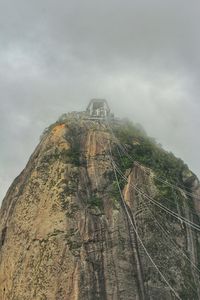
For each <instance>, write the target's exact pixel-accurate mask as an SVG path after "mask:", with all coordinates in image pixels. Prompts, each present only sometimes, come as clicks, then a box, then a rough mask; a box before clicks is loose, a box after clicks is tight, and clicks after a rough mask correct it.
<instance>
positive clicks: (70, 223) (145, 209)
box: [0, 119, 200, 300]
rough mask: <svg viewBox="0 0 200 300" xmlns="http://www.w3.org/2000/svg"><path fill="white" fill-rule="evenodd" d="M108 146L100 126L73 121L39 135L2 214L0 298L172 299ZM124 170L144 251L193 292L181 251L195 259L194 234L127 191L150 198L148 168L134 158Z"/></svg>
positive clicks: (153, 191)
mask: <svg viewBox="0 0 200 300" xmlns="http://www.w3.org/2000/svg"><path fill="white" fill-rule="evenodd" d="M114 144H115V141H114V140H113V137H112V135H111V133H110V132H109V131H108V130H107V129H106V127H105V126H103V125H101V124H98V123H91V122H89V121H83V120H82V121H81V120H79V121H76V120H75V119H74V120H70V119H69V120H65V121H63V123H61V124H55V125H53V126H51V128H50V130H49V131H48V132H47V133H46V134H45V135H44V136H43V138H42V140H41V142H40V144H39V145H38V147H37V148H36V150H35V152H34V153H33V155H32V156H31V158H30V160H29V162H28V164H27V166H26V168H25V169H24V170H23V171H22V173H21V174H20V175H19V176H18V177H17V178H16V179H15V181H14V182H13V184H12V186H11V187H10V189H9V191H8V193H7V195H6V197H5V199H4V201H3V204H2V208H1V211H0V299H2V300H7V299H12V300H26V299H27V300H30V299H31V300H32V299H33V300H34V299H37V300H45V299H46V300H51V299H52V300H53V299H57V300H62V299H63V300H64V299H65V300H79V299H80V300H86V299H88V300H95V299H102V300H104V299H105V300H106V299H108V300H111V299H114V300H115V299H116V300H120V299H121V300H129V299H130V300H133V299H136V300H137V299H138V300H139V299H142V300H144V299H145V300H146V299H149V300H150V299H166V300H168V299H169V300H170V299H176V298H175V296H174V294H173V292H172V291H170V288H169V287H168V286H167V285H166V283H165V282H164V280H163V279H162V278H161V277H160V276H159V274H158V272H157V271H156V269H155V268H154V266H153V265H152V263H151V261H150V260H149V258H148V257H147V255H146V253H145V251H144V249H143V247H142V246H141V244H140V242H139V241H138V239H137V237H136V234H135V232H134V230H133V228H132V227H131V225H130V222H129V221H128V219H127V216H126V214H125V212H124V209H123V205H122V202H121V201H120V197H119V192H118V191H117V189H116V178H115V176H114V172H113V167H112V163H111V160H110V154H109V153H110V152H109V148H110V146H109V145H111V148H113V147H114ZM126 175H127V177H128V183H126V184H125V183H124V184H122V185H123V194H124V199H125V201H126V204H127V207H128V209H129V212H130V214H131V216H132V220H133V222H134V224H135V226H136V227H137V230H138V233H139V235H140V237H141V239H142V241H143V243H144V245H145V247H146V248H147V250H148V252H149V254H150V255H151V256H152V258H153V260H154V261H155V262H156V264H157V265H158V267H159V269H160V270H161V271H162V273H163V274H164V276H165V277H166V279H167V280H168V281H169V283H170V285H171V286H172V287H173V288H174V289H175V291H176V292H177V294H179V295H180V297H181V299H200V297H199V294H198V293H199V291H198V284H199V282H198V276H197V273H196V272H195V271H194V269H193V268H192V267H191V265H190V263H189V262H188V261H187V260H186V259H185V257H184V255H182V252H180V249H182V250H183V251H185V253H186V254H187V255H188V257H189V258H190V259H192V261H193V262H194V263H195V264H198V239H197V236H196V233H195V231H192V230H191V229H190V228H189V227H186V226H185V225H184V224H183V223H181V222H180V221H178V220H177V219H174V218H173V217H170V216H168V215H166V214H165V213H164V212H161V211H159V210H158V208H156V207H155V206H152V205H150V203H149V202H148V201H147V200H145V199H144V198H143V197H141V195H140V194H138V193H137V192H136V191H135V190H134V189H133V187H132V185H133V184H137V187H139V188H141V189H142V190H143V191H144V192H145V193H147V194H148V195H150V196H153V197H155V196H157V194H158V191H157V187H156V186H155V184H154V181H153V177H152V171H151V170H150V169H147V168H145V167H144V166H139V165H134V164H133V165H132V168H129V169H128V170H126ZM195 189H196V190H198V189H199V187H198V185H197V186H195ZM182 197H183V202H184V205H185V210H186V211H187V216H188V218H190V219H191V218H192V213H191V211H190V206H188V204H187V203H188V202H187V201H186V200H187V199H186V198H187V197H186V195H185V194H184V193H182ZM184 199H185V200H184ZM190 201H192V200H191V199H190ZM177 205H178V203H177ZM195 207H196V208H195ZM198 208H199V206H198V204H197V203H196V202H195V203H194V207H193V209H196V212H197V213H198ZM156 222H158V223H159V224H160V223H162V226H163V227H164V228H165V229H166V230H167V231H168V236H166V235H165V233H164V232H163V231H162V230H161V228H160V227H159V226H160V225H158V223H156ZM170 239H172V240H173V242H174V243H175V244H176V245H178V246H177V248H175V246H173V244H172V242H171V241H170ZM188 251H190V252H188ZM186 291H187V293H188V294H187V293H186ZM184 295H185V296H184ZM188 295H191V297H189V296H188ZM184 297H185V298H184Z"/></svg>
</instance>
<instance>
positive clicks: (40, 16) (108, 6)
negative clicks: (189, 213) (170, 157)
mask: <svg viewBox="0 0 200 300" xmlns="http://www.w3.org/2000/svg"><path fill="white" fill-rule="evenodd" d="M199 27H200V2H198V1H190V2H189V1H186V0H179V1H178V0H173V1H172V0H169V1H160V0H157V1H156V0H148V1H147V0H142V1H136V0H133V1H132V0H129V1H128V0H125V1H121V0H120V1H119V0H110V1H104V0H102V1H96V0H90V1H89V0H85V1H81V0H75V1H64V0H61V1H53V0H48V1H47V0H40V1H39V0H35V1H27V0H26V1H25V0H15V1H10V0H6V1H5V0H1V1H0V91H1V98H0V99H1V100H0V101H1V106H0V107H1V118H0V125H1V131H0V140H1V149H0V202H1V200H2V198H3V196H4V195H5V192H6V190H7V189H8V187H9V185H10V184H11V182H12V180H13V179H14V177H15V176H16V175H18V174H19V172H20V171H21V170H22V169H23V167H24V166H25V164H26V162H27V160H28V158H29V156H30V154H31V152H32V151H33V149H34V148H35V146H36V144H37V143H38V140H39V136H40V134H41V133H42V131H43V129H44V128H45V127H47V126H48V125H49V124H50V123H52V122H54V121H55V120H56V119H57V118H58V117H59V115H61V114H62V113H64V112H68V111H73V110H78V111H81V110H84V109H85V107H86V106H87V103H88V101H89V100H90V99H91V98H94V97H95V98H96V97H100V98H106V99H107V100H108V102H109V104H110V107H111V109H112V110H113V112H114V113H115V115H117V116H119V117H129V118H130V119H131V120H133V121H134V122H139V123H141V124H142V125H143V127H144V128H145V129H146V131H147V132H148V134H149V135H151V136H154V137H155V138H156V139H157V140H158V141H159V142H160V143H161V144H162V145H163V146H164V147H165V148H166V149H168V150H170V151H172V152H174V154H175V155H177V156H178V157H181V158H182V159H184V161H185V162H186V163H187V164H188V165H189V166H190V168H191V169H192V170H193V171H194V172H196V174H197V175H198V176H200V159H199V148H200V139H199V128H200V100H199V95H200V84H199V78H200V56H199V53H200V40H199V33H198V31H199V29H198V28H199Z"/></svg>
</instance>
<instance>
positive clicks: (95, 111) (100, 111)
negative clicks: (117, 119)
mask: <svg viewBox="0 0 200 300" xmlns="http://www.w3.org/2000/svg"><path fill="white" fill-rule="evenodd" d="M86 112H87V114H88V116H89V117H90V118H91V119H105V118H109V117H110V116H111V113H110V108H109V106H108V103H107V101H106V100H104V99H92V100H91V101H90V103H89V104H88V107H87V110H86Z"/></svg>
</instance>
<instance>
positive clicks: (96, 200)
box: [88, 196, 103, 209]
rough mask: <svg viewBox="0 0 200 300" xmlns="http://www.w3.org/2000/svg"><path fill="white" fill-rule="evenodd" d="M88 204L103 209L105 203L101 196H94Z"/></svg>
mask: <svg viewBox="0 0 200 300" xmlns="http://www.w3.org/2000/svg"><path fill="white" fill-rule="evenodd" d="M88 205H89V207H90V208H95V207H98V208H99V209H102V206H103V203H102V200H101V199H100V198H99V197H97V196H92V197H90V198H89V199H88Z"/></svg>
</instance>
